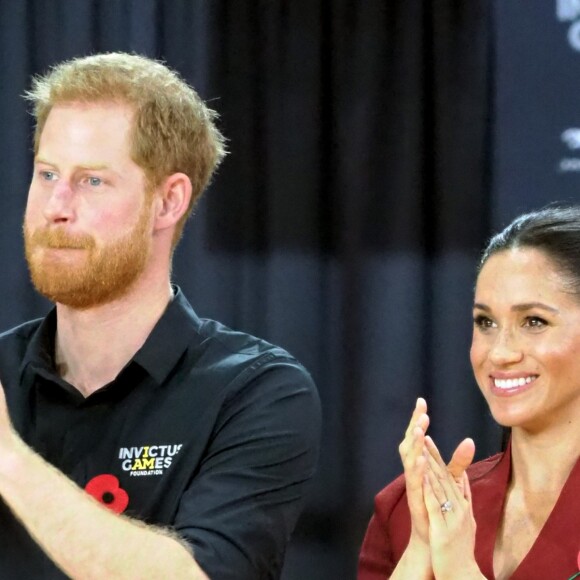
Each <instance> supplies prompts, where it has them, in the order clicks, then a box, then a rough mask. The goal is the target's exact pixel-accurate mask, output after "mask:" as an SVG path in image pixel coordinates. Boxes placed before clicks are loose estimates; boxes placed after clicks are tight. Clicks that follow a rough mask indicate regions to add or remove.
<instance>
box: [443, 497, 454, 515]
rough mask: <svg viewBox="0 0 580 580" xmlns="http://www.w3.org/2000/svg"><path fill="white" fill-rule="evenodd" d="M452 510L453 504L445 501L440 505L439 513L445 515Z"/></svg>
mask: <svg viewBox="0 0 580 580" xmlns="http://www.w3.org/2000/svg"><path fill="white" fill-rule="evenodd" d="M452 510H453V504H452V503H451V502H450V501H449V500H448V499H447V500H445V501H444V502H443V503H442V504H441V513H443V514H445V513H447V512H450V511H452Z"/></svg>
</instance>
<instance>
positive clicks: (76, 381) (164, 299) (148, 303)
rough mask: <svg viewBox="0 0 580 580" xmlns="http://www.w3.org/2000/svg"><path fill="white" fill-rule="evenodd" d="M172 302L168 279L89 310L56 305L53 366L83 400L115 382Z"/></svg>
mask: <svg viewBox="0 0 580 580" xmlns="http://www.w3.org/2000/svg"><path fill="white" fill-rule="evenodd" d="M170 300H171V286H170V284H169V281H168V280H164V281H163V282H159V283H157V284H151V283H148V284H147V285H146V284H145V282H142V283H141V284H139V283H138V284H137V285H136V286H134V287H133V288H132V289H131V290H130V291H129V292H128V293H127V294H126V295H125V296H123V297H122V298H120V299H118V300H116V301H114V302H111V303H109V304H105V305H102V306H98V307H95V308H91V309H87V310H75V309H73V308H69V307H67V306H64V305H62V304H57V332H56V341H55V353H54V356H55V364H56V367H57V369H58V372H59V374H60V375H61V377H62V378H63V379H64V380H66V381H67V382H68V383H70V384H71V385H73V386H74V387H75V388H76V389H78V390H79V391H80V392H81V393H82V394H83V395H84V396H85V397H88V396H89V395H90V394H91V393H94V392H95V391H96V390H98V389H100V388H101V387H103V386H105V385H106V384H108V383H110V382H111V381H113V380H114V379H115V378H116V376H117V375H118V374H119V372H120V371H121V370H122V369H123V367H124V366H125V365H126V364H127V363H128V362H129V361H130V360H131V358H133V356H134V355H135V353H136V352H137V351H138V350H139V349H140V348H141V347H142V346H143V344H144V342H145V341H146V339H147V337H148V336H149V334H150V333H151V331H152V330H153V327H154V326H155V324H156V323H157V321H158V320H159V319H160V318H161V316H162V314H163V312H164V311H165V309H166V308H167V305H168V304H169V302H170Z"/></svg>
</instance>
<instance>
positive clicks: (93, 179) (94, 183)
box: [87, 177, 103, 187]
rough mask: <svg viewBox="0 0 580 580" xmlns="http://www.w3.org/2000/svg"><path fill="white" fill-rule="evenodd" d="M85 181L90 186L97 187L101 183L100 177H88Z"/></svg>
mask: <svg viewBox="0 0 580 580" xmlns="http://www.w3.org/2000/svg"><path fill="white" fill-rule="evenodd" d="M87 183H88V184H89V185H90V186H92V187H97V186H99V185H101V184H102V183H103V180H102V179H101V178H100V177H88V178H87Z"/></svg>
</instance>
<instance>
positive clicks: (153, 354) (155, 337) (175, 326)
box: [21, 286, 203, 385]
mask: <svg viewBox="0 0 580 580" xmlns="http://www.w3.org/2000/svg"><path fill="white" fill-rule="evenodd" d="M172 288H173V293H174V296H173V300H172V301H171V302H170V303H169V304H168V306H167V308H166V310H165V312H164V313H163V315H162V316H161V318H160V319H159V320H158V322H157V324H156V325H155V326H154V327H153V330H152V331H151V333H150V334H149V336H148V337H147V339H146V341H145V343H144V344H143V346H142V347H141V348H140V349H139V350H138V351H137V353H136V354H135V356H134V357H133V358H132V360H131V361H130V362H129V363H128V364H130V363H131V362H135V363H137V364H138V365H139V366H141V367H142V368H143V369H144V370H145V371H147V373H148V374H149V375H150V376H151V377H152V378H153V379H154V380H155V382H156V383H158V384H159V385H161V384H163V382H164V381H165V379H166V378H167V376H168V375H169V374H170V373H171V371H172V370H173V368H174V367H175V365H176V364H177V361H178V360H179V358H180V357H181V356H182V355H183V353H184V352H185V350H186V349H187V348H188V346H189V345H190V344H192V341H193V342H195V338H196V337H199V331H200V329H201V326H202V324H203V323H202V321H201V319H200V318H199V317H198V316H197V314H196V313H195V312H194V310H193V308H192V307H191V305H190V304H189V302H188V301H187V299H186V298H185V296H184V295H183V293H182V291H181V289H180V288H179V287H178V286H173V287H172ZM56 322H57V316H56V308H53V309H52V310H51V311H50V312H49V313H48V314H47V316H46V317H45V318H44V319H43V320H42V321H41V323H40V326H39V327H38V328H37V330H36V331H35V332H34V334H33V335H32V337H31V339H30V343H29V344H28V348H27V349H26V354H25V356H24V358H23V361H22V367H21V376H22V373H23V372H24V371H25V369H26V368H27V367H28V366H31V367H32V368H33V369H34V370H35V371H36V372H38V371H44V373H50V374H52V375H56V374H57V373H56V369H55V366H54V346H55V345H54V342H55V336H56ZM200 340H201V337H199V338H198V341H200Z"/></svg>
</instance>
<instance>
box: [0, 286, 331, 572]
mask: <svg viewBox="0 0 580 580" xmlns="http://www.w3.org/2000/svg"><path fill="white" fill-rule="evenodd" d="M55 330H56V311H55V310H53V311H52V312H51V313H50V314H49V315H48V316H47V317H46V318H45V319H42V320H36V321H32V322H29V323H26V324H24V325H22V326H19V327H18V328H16V329H13V330H11V331H9V332H6V333H4V334H2V335H0V379H1V380H2V384H3V386H4V389H5V392H6V398H7V401H8V408H9V412H10V416H11V418H12V422H13V424H14V427H15V429H16V430H17V431H18V433H19V434H20V436H21V437H22V439H23V440H24V441H25V442H26V443H27V444H29V445H30V446H31V447H32V448H33V449H35V450H36V451H37V452H38V453H39V454H40V455H42V457H44V458H45V459H46V460H47V461H49V462H50V463H52V464H53V465H55V466H56V467H57V468H58V469H60V470H61V471H62V472H63V473H65V474H66V475H67V476H68V477H69V478H70V479H72V480H73V481H75V482H76V483H77V484H78V485H79V486H80V487H82V488H84V487H85V486H86V484H87V483H88V482H89V481H91V480H93V478H96V477H98V476H100V475H112V476H114V477H115V478H117V479H118V481H119V486H120V488H122V489H123V490H124V491H125V492H126V494H127V496H128V503H127V502H126V501H125V504H126V508H125V509H124V511H123V513H124V514H125V515H127V516H130V517H134V518H139V519H141V520H144V521H145V522H147V523H150V524H156V525H160V526H169V527H171V528H173V529H174V530H175V531H176V532H177V533H178V534H180V535H181V536H182V537H183V538H185V539H186V540H187V541H188V542H189V543H190V544H191V546H192V547H193V550H194V552H195V558H196V560H197V562H198V563H199V564H200V566H201V567H202V568H203V569H204V571H205V572H206V573H207V574H208V575H209V577H210V578H211V579H212V580H222V579H223V580H227V579H229V578H231V579H236V580H243V579H248V580H249V579H252V580H255V579H258V578H260V579H262V578H263V579H270V578H278V577H279V575H280V571H281V567H282V563H283V558H284V551H285V547H286V543H287V541H288V539H289V536H290V534H291V532H292V529H293V527H294V525H295V522H296V519H297V517H298V515H299V512H300V509H301V507H302V504H303V497H304V491H305V486H306V484H307V482H308V480H310V478H311V477H312V475H313V472H314V468H315V463H316V460H317V454H318V441H319V429H320V406H319V401H318V397H317V394H316V390H315V387H314V384H313V382H312V379H311V378H310V376H309V374H308V373H307V372H306V371H305V370H304V368H303V367H302V366H301V365H300V364H299V363H298V362H297V361H296V360H295V359H294V358H293V357H292V356H290V355H289V354H288V353H287V352H285V351H284V350H282V349H280V348H278V347H275V346H273V345H271V344H269V343H267V342H265V341H262V340H260V339H257V338H255V337H252V336H249V335H247V334H243V333H240V332H234V331H232V330H230V329H228V328H226V327H225V326H223V325H221V324H219V323H218V322H215V321H212V320H204V319H200V318H198V317H197V315H196V314H195V312H194V311H193V309H192V308H191V306H190V305H189V303H188V302H187V300H186V299H185V298H184V296H183V295H182V294H181V292H180V291H179V289H176V296H175V298H174V299H173V301H172V302H171V303H170V304H169V306H168V307H167V310H166V312H165V313H164V314H163V316H162V318H161V319H160V320H159V322H158V323H157V325H156V326H155V328H154V329H153V331H152V332H151V334H150V336H149V337H148V339H147V341H146V342H145V344H144V345H143V347H142V348H141V349H140V350H139V351H138V352H137V353H136V355H135V356H134V357H133V359H132V360H131V361H130V362H129V363H128V364H127V365H126V367H125V368H124V369H123V370H122V371H121V372H120V373H119V375H118V377H117V378H116V379H115V380H114V381H113V382H112V383H110V384H108V385H106V386H104V387H103V388H101V389H99V390H98V391H96V392H95V393H93V394H92V395H90V396H89V397H86V398H85V397H83V396H82V395H81V394H80V393H79V392H78V391H77V390H76V389H75V388H73V387H72V386H71V385H69V384H68V383H66V382H65V381H63V380H62V379H61V378H60V377H59V376H58V375H57V373H56V371H55V367H54V362H53V353H54V337H55ZM101 479H102V478H99V479H97V480H96V481H100V480H101ZM94 481H95V480H94ZM107 493H108V492H107ZM119 497H121V496H120V495H117V494H116V493H113V495H111V494H109V495H105V494H103V498H104V501H107V502H111V501H112V498H116V499H115V500H114V501H117V499H118V498H119ZM124 497H125V500H126V496H124ZM122 507H124V504H123V506H122ZM0 536H1V540H0V577H1V578H3V579H4V578H6V579H12V578H14V579H16V578H18V579H21V578H27V579H28V578H42V579H45V578H46V579H52V578H63V577H64V575H63V574H62V573H61V572H59V571H58V570H57V568H56V567H55V566H54V565H53V564H52V562H50V560H49V559H48V558H47V557H46V556H44V554H43V552H42V551H41V550H40V548H38V546H37V545H36V544H35V542H34V541H33V540H32V539H31V538H30V536H29V535H28V533H27V532H26V530H25V529H24V528H23V527H22V526H21V524H20V523H19V522H18V521H17V520H16V519H15V518H14V517H13V515H12V514H11V512H10V510H9V509H8V508H7V506H6V505H5V504H4V503H3V502H2V501H1V499H0Z"/></svg>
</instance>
